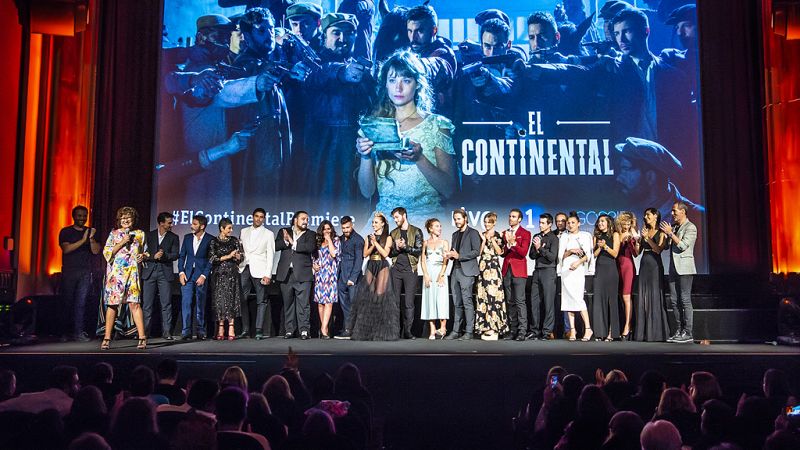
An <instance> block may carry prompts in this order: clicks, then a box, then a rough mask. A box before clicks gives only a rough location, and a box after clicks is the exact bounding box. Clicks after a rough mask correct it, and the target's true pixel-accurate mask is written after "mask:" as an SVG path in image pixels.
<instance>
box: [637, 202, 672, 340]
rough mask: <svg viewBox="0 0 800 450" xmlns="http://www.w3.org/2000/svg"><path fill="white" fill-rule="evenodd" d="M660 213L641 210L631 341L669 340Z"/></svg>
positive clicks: (664, 243) (665, 241)
mask: <svg viewBox="0 0 800 450" xmlns="http://www.w3.org/2000/svg"><path fill="white" fill-rule="evenodd" d="M660 223H661V213H660V212H658V210H657V209H655V208H647V209H646V210H644V226H643V227H642V234H641V237H640V247H641V251H642V259H641V261H640V262H639V287H638V291H637V292H638V296H637V297H636V307H635V308H634V310H635V311H636V312H635V317H636V320H635V325H634V330H635V331H634V336H633V337H634V339H635V340H637V341H655V342H664V341H666V340H667V338H668V337H669V324H668V322H667V307H666V303H664V286H663V279H664V263H663V262H662V261H661V251H662V250H664V249H665V248H666V247H667V239H666V235H664V232H662V231H661V230H659V229H658V224H660Z"/></svg>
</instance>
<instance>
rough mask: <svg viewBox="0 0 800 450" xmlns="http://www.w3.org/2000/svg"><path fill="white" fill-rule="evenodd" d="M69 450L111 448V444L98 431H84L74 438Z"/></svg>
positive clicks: (102, 449)
mask: <svg viewBox="0 0 800 450" xmlns="http://www.w3.org/2000/svg"><path fill="white" fill-rule="evenodd" d="M68 450H111V446H110V445H108V442H106V440H105V439H103V436H100V435H99V434H97V433H83V434H81V435H80V436H78V437H76V438H75V439H73V440H72V442H71V443H70V444H69V447H68Z"/></svg>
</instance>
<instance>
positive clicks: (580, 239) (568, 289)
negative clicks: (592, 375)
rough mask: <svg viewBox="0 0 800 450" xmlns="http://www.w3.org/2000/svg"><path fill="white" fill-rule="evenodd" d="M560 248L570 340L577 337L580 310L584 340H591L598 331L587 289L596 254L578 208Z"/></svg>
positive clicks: (569, 221)
mask: <svg viewBox="0 0 800 450" xmlns="http://www.w3.org/2000/svg"><path fill="white" fill-rule="evenodd" d="M558 248H559V249H564V251H563V252H561V253H560V254H559V255H558V272H559V273H560V274H561V310H562V311H566V312H567V316H568V317H569V328H570V332H569V340H570V341H574V340H575V312H576V311H578V312H580V314H581V320H583V323H584V325H585V327H586V330H585V331H584V333H583V337H582V338H581V340H582V341H588V340H589V339H591V338H592V335H593V334H594V332H592V326H591V324H590V323H589V313H588V312H587V310H586V301H584V299H583V290H584V286H585V285H586V269H587V268H588V265H589V259H590V258H591V255H592V235H591V234H589V233H588V232H586V231H581V230H580V220H578V214H577V213H575V212H574V211H573V212H570V213H569V217H568V218H567V231H566V232H565V233H562V234H561V237H560V238H559V239H558Z"/></svg>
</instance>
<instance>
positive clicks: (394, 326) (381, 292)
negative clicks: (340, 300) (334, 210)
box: [350, 213, 400, 341]
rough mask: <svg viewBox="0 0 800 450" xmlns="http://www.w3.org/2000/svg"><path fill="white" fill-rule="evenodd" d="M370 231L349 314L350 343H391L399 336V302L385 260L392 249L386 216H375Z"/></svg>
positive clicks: (377, 214)
mask: <svg viewBox="0 0 800 450" xmlns="http://www.w3.org/2000/svg"><path fill="white" fill-rule="evenodd" d="M372 230H373V231H374V233H372V234H370V235H369V236H367V241H366V242H365V243H364V258H368V259H367V267H366V272H365V273H364V276H363V277H361V280H360V281H359V282H358V290H357V293H356V299H355V302H353V309H352V310H351V311H350V321H351V322H350V323H351V325H350V329H351V330H352V331H351V333H352V337H351V339H353V340H359V341H394V340H397V337H398V336H399V335H400V301H399V299H398V297H397V293H396V292H395V290H394V289H393V288H392V277H391V275H390V273H389V262H388V261H387V260H386V258H387V257H388V256H389V250H391V248H392V237H391V236H389V227H388V225H387V222H386V216H384V215H383V214H381V213H375V216H374V217H373V218H372Z"/></svg>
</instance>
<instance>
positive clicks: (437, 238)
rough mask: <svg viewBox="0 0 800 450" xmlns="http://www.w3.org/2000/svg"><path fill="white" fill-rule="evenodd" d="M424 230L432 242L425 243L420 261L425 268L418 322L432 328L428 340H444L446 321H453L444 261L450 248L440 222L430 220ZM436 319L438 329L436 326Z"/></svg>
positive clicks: (445, 262)
mask: <svg viewBox="0 0 800 450" xmlns="http://www.w3.org/2000/svg"><path fill="white" fill-rule="evenodd" d="M425 229H427V230H428V234H429V235H430V238H428V240H426V241H425V242H423V243H422V254H421V255H420V260H419V263H420V265H421V266H422V307H421V308H420V317H419V318H420V320H425V321H428V323H429V324H430V327H431V332H430V334H429V335H428V339H436V338H439V339H442V338H444V336H445V334H447V318H448V317H450V296H449V294H450V293H449V291H448V290H447V287H448V286H449V283H448V282H447V259H446V258H445V257H444V255H445V253H447V252H448V251H450V245H449V244H448V243H447V241H445V240H444V239H442V223H441V222H439V219H428V221H427V222H425ZM437 319H438V320H439V328H438V329H437V328H436V324H435V323H434V322H435V321H436V320H437Z"/></svg>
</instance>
